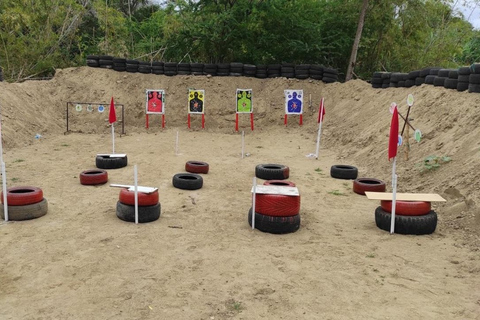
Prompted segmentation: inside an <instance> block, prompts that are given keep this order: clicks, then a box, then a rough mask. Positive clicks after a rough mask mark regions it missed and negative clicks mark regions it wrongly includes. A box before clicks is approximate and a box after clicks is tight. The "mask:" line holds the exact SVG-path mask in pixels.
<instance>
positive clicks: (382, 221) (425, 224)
mask: <svg viewBox="0 0 480 320" xmlns="http://www.w3.org/2000/svg"><path fill="white" fill-rule="evenodd" d="M391 219H392V216H391V214H390V213H388V212H386V211H384V210H383V209H382V207H377V209H375V223H376V225H377V227H378V228H379V229H381V230H385V231H388V232H390V223H391ZM436 228H437V214H436V213H435V211H430V212H429V213H428V214H426V215H422V216H402V215H395V230H394V232H395V233H399V234H413V235H424V234H431V233H433V232H435V229H436Z"/></svg>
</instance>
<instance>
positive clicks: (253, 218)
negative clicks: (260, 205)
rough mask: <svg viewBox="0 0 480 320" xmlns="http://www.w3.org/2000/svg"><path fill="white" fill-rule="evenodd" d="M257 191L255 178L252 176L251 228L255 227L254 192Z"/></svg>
mask: <svg viewBox="0 0 480 320" xmlns="http://www.w3.org/2000/svg"><path fill="white" fill-rule="evenodd" d="M256 192H257V178H256V177H254V178H253V197H252V229H255V194H256Z"/></svg>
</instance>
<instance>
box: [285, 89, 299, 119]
mask: <svg viewBox="0 0 480 320" xmlns="http://www.w3.org/2000/svg"><path fill="white" fill-rule="evenodd" d="M285 114H303V90H285Z"/></svg>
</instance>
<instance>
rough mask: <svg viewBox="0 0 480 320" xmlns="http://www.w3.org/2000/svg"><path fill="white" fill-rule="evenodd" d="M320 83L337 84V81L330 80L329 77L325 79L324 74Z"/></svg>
mask: <svg viewBox="0 0 480 320" xmlns="http://www.w3.org/2000/svg"><path fill="white" fill-rule="evenodd" d="M322 81H323V82H325V83H334V82H337V79H335V78H330V77H325V73H324V74H323V78H322Z"/></svg>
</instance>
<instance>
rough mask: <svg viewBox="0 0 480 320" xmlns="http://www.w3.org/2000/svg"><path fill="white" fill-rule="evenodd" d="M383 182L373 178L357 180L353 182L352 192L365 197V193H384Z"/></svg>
mask: <svg viewBox="0 0 480 320" xmlns="http://www.w3.org/2000/svg"><path fill="white" fill-rule="evenodd" d="M385 190H386V186H385V182H383V181H382V180H378V179H375V178H357V179H355V180H354V181H353V192H355V193H357V194H361V195H365V191H371V192H385Z"/></svg>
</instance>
